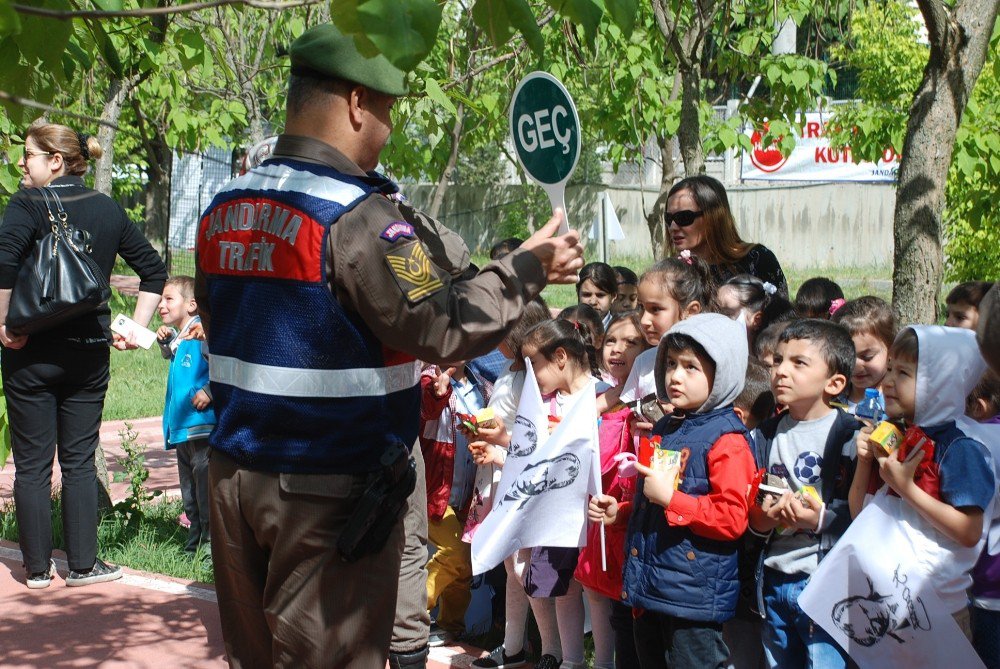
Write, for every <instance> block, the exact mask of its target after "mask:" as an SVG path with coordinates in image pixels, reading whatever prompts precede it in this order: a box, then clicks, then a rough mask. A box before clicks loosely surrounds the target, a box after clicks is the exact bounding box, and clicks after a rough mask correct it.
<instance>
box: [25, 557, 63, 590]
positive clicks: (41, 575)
mask: <svg viewBox="0 0 1000 669" xmlns="http://www.w3.org/2000/svg"><path fill="white" fill-rule="evenodd" d="M55 575H56V562H55V560H49V568H48V569H47V570H46V571H39V572H36V573H34V574H28V578H27V579H25V582H26V583H27V584H28V587H29V588H31V589H32V590H41V589H42V588H47V587H49V585H50V584H51V583H52V579H53V578H55Z"/></svg>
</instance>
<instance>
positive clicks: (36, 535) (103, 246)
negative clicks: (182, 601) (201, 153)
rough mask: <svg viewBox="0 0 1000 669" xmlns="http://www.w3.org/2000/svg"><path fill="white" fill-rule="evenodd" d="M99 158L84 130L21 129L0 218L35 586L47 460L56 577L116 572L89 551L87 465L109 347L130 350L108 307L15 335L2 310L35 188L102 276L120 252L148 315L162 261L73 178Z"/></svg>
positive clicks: (82, 581) (41, 229) (10, 378)
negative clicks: (58, 509)
mask: <svg viewBox="0 0 1000 669" xmlns="http://www.w3.org/2000/svg"><path fill="white" fill-rule="evenodd" d="M100 155H101V148H100V145H99V144H98V143H97V140H96V139H94V138H88V137H86V136H84V135H80V134H78V133H76V132H75V131H73V130H71V129H69V128H67V127H66V126H62V125H56V124H48V123H44V122H42V121H36V122H35V123H33V124H32V125H31V127H30V128H28V132H27V136H26V138H25V142H24V157H23V158H22V159H21V160H20V161H19V162H18V167H20V168H21V170H22V171H23V172H24V179H23V181H22V186H24V188H23V189H22V190H20V191H18V192H17V193H15V194H14V195H13V196H12V197H11V199H10V203H9V204H8V205H7V209H6V210H5V211H4V215H3V223H2V224H0V344H2V345H3V347H4V348H3V351H2V353H0V371H2V374H3V390H4V393H5V394H6V396H7V414H8V417H9V420H10V430H11V444H12V447H13V454H14V470H15V479H14V503H15V505H16V512H17V522H18V528H19V535H20V536H19V539H20V544H21V551H22V554H23V559H24V565H25V570H26V572H27V585H28V587H29V588H44V587H47V586H48V585H49V583H50V582H51V579H52V577H53V575H54V574H55V564H54V563H53V562H52V559H51V554H52V529H51V513H50V511H49V499H50V496H51V488H52V461H53V459H54V457H55V454H56V452H57V448H58V454H59V467H60V469H61V470H62V514H63V534H64V536H65V541H66V554H67V557H68V560H69V569H70V573H69V575H68V576H67V578H66V585H88V584H90V583H98V582H101V581H110V580H113V579H116V578H120V577H121V568H120V567H114V566H111V565H108V564H106V563H104V562H103V561H101V560H99V559H98V558H97V520H98V517H97V473H96V470H95V467H94V453H95V451H96V449H97V445H98V435H99V431H100V427H101V411H102V409H103V407H104V395H105V393H106V391H107V389H108V380H109V378H110V369H109V355H110V354H109V348H108V345H109V344H111V343H112V342H113V343H114V346H115V347H116V348H118V349H121V350H125V349H128V348H135V347H136V346H135V344H134V343H133V342H131V341H125V340H124V339H122V338H121V337H119V336H118V335H115V337H114V339H113V338H112V335H111V332H110V330H109V325H110V321H111V314H110V310H109V308H108V306H107V305H104V306H102V307H101V308H99V309H97V310H95V311H94V312H92V313H90V314H86V315H84V316H81V317H79V318H76V319H74V320H72V321H69V322H66V323H63V324H60V325H58V326H56V327H54V328H52V329H49V330H45V331H43V332H38V333H35V334H32V335H31V336H30V337H29V336H26V335H18V334H17V333H14V332H10V331H8V329H7V327H6V325H5V324H4V323H5V322H6V318H7V308H8V306H9V304H10V296H11V292H12V289H13V288H14V283H15V280H16V279H17V272H18V268H19V266H20V265H21V264H22V263H24V262H29V261H30V257H31V253H32V250H33V249H34V247H35V243H36V241H37V240H39V239H41V237H42V236H43V235H44V234H45V232H46V231H47V230H48V226H49V223H48V216H47V213H46V212H47V210H46V207H45V202H44V200H43V198H42V195H41V191H40V190H38V189H39V188H40V187H42V186H48V187H50V188H52V189H53V190H54V191H55V192H56V193H57V195H58V197H59V200H60V201H61V202H62V205H63V207H64V209H65V210H66V213H67V214H68V221H69V222H70V223H71V224H73V225H75V226H76V227H77V228H78V229H80V230H85V231H86V232H88V233H90V243H91V247H92V251H91V256H92V257H93V259H94V260H95V261H96V262H97V264H98V266H99V267H100V268H101V270H102V271H103V272H104V275H105V277H110V276H111V269H112V267H113V266H114V262H115V256H116V255H118V254H120V255H121V256H122V258H124V259H125V262H127V263H128V264H129V266H130V267H132V269H134V270H135V272H136V273H137V274H138V275H139V278H140V284H139V300H138V303H137V304H136V308H135V314H134V316H133V318H134V319H135V320H136V321H138V322H139V323H140V324H141V325H146V324H148V323H149V320H150V318H151V317H152V315H153V311H154V309H156V306H157V304H158V302H159V299H160V293H161V292H163V283H164V281H165V280H166V278H167V272H166V269H165V268H164V266H163V261H162V260H160V256H159V255H158V254H157V253H156V251H155V250H154V249H153V247H152V246H150V244H149V242H148V241H147V240H146V238H145V237H144V236H143V235H142V233H141V232H140V231H139V229H138V228H137V227H136V226H135V225H134V224H133V223H132V222H131V221H130V220H129V219H128V217H127V216H126V215H125V212H124V211H123V210H122V208H121V207H120V206H119V205H118V204H117V203H116V202H115V201H114V200H112V199H111V198H109V197H107V196H106V195H103V194H101V193H98V192H96V191H94V190H91V189H89V188H87V187H86V186H84V185H83V178H82V177H83V175H84V174H85V173H86V172H87V160H88V159H90V158H98V157H100Z"/></svg>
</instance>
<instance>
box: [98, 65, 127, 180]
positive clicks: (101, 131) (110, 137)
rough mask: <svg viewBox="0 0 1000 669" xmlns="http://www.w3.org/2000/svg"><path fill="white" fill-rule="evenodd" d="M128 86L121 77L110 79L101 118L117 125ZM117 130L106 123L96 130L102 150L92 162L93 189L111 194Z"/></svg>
mask: <svg viewBox="0 0 1000 669" xmlns="http://www.w3.org/2000/svg"><path fill="white" fill-rule="evenodd" d="M130 90H131V87H130V86H126V85H124V83H123V82H122V80H121V79H112V80H111V81H110V82H109V83H108V93H107V96H106V97H105V99H104V109H102V110H101V120H102V121H107V122H108V123H113V124H114V125H118V119H119V118H121V115H122V105H123V104H124V103H125V98H126V97H127V96H128V94H129V91H130ZM117 134H118V131H117V130H115V129H114V128H111V127H109V126H106V125H101V126H100V127H99V128H98V130H97V141H98V142H100V144H101V150H102V151H103V153H102V155H101V157H100V158H98V159H97V162H96V163H95V164H94V190H96V191H99V192H101V193H104V194H105V195H111V172H112V167H113V166H114V163H115V135H117Z"/></svg>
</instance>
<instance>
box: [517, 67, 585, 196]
mask: <svg viewBox="0 0 1000 669" xmlns="http://www.w3.org/2000/svg"><path fill="white" fill-rule="evenodd" d="M510 136H511V137H512V138H513V140H514V149H515V150H516V151H517V157H518V159H519V160H520V161H521V164H522V165H523V166H524V171H525V172H527V173H528V176H529V177H531V178H532V179H534V180H535V181H537V182H538V183H540V184H548V185H553V184H559V183H565V182H566V181H567V180H568V179H569V176H570V175H571V174H573V170H574V169H576V163H577V161H578V160H579V159H580V118H579V117H578V116H577V114H576V105H574V104H573V98H571V97H570V96H569V93H568V92H567V91H566V87H565V86H563V85H562V83H561V82H560V81H559V80H558V79H556V78H555V77H553V76H552V75H551V74H549V73H547V72H532V73H531V74H529V75H527V76H526V77H525V78H524V79H522V80H521V83H519V84H518V85H517V88H516V89H514V99H513V100H512V101H511V104H510Z"/></svg>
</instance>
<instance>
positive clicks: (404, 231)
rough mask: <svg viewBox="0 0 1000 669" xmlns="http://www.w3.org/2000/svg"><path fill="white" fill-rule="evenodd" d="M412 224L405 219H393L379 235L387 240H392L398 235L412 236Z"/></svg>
mask: <svg viewBox="0 0 1000 669" xmlns="http://www.w3.org/2000/svg"><path fill="white" fill-rule="evenodd" d="M413 235H414V232H413V226H412V225H410V224H409V223H407V222H406V221H393V222H392V223H390V224H389V225H388V226H386V229H385V230H383V231H382V233H381V234H380V235H379V237H381V238H382V239H384V240H386V241H387V242H394V241H396V240H397V239H399V238H400V237H413Z"/></svg>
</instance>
